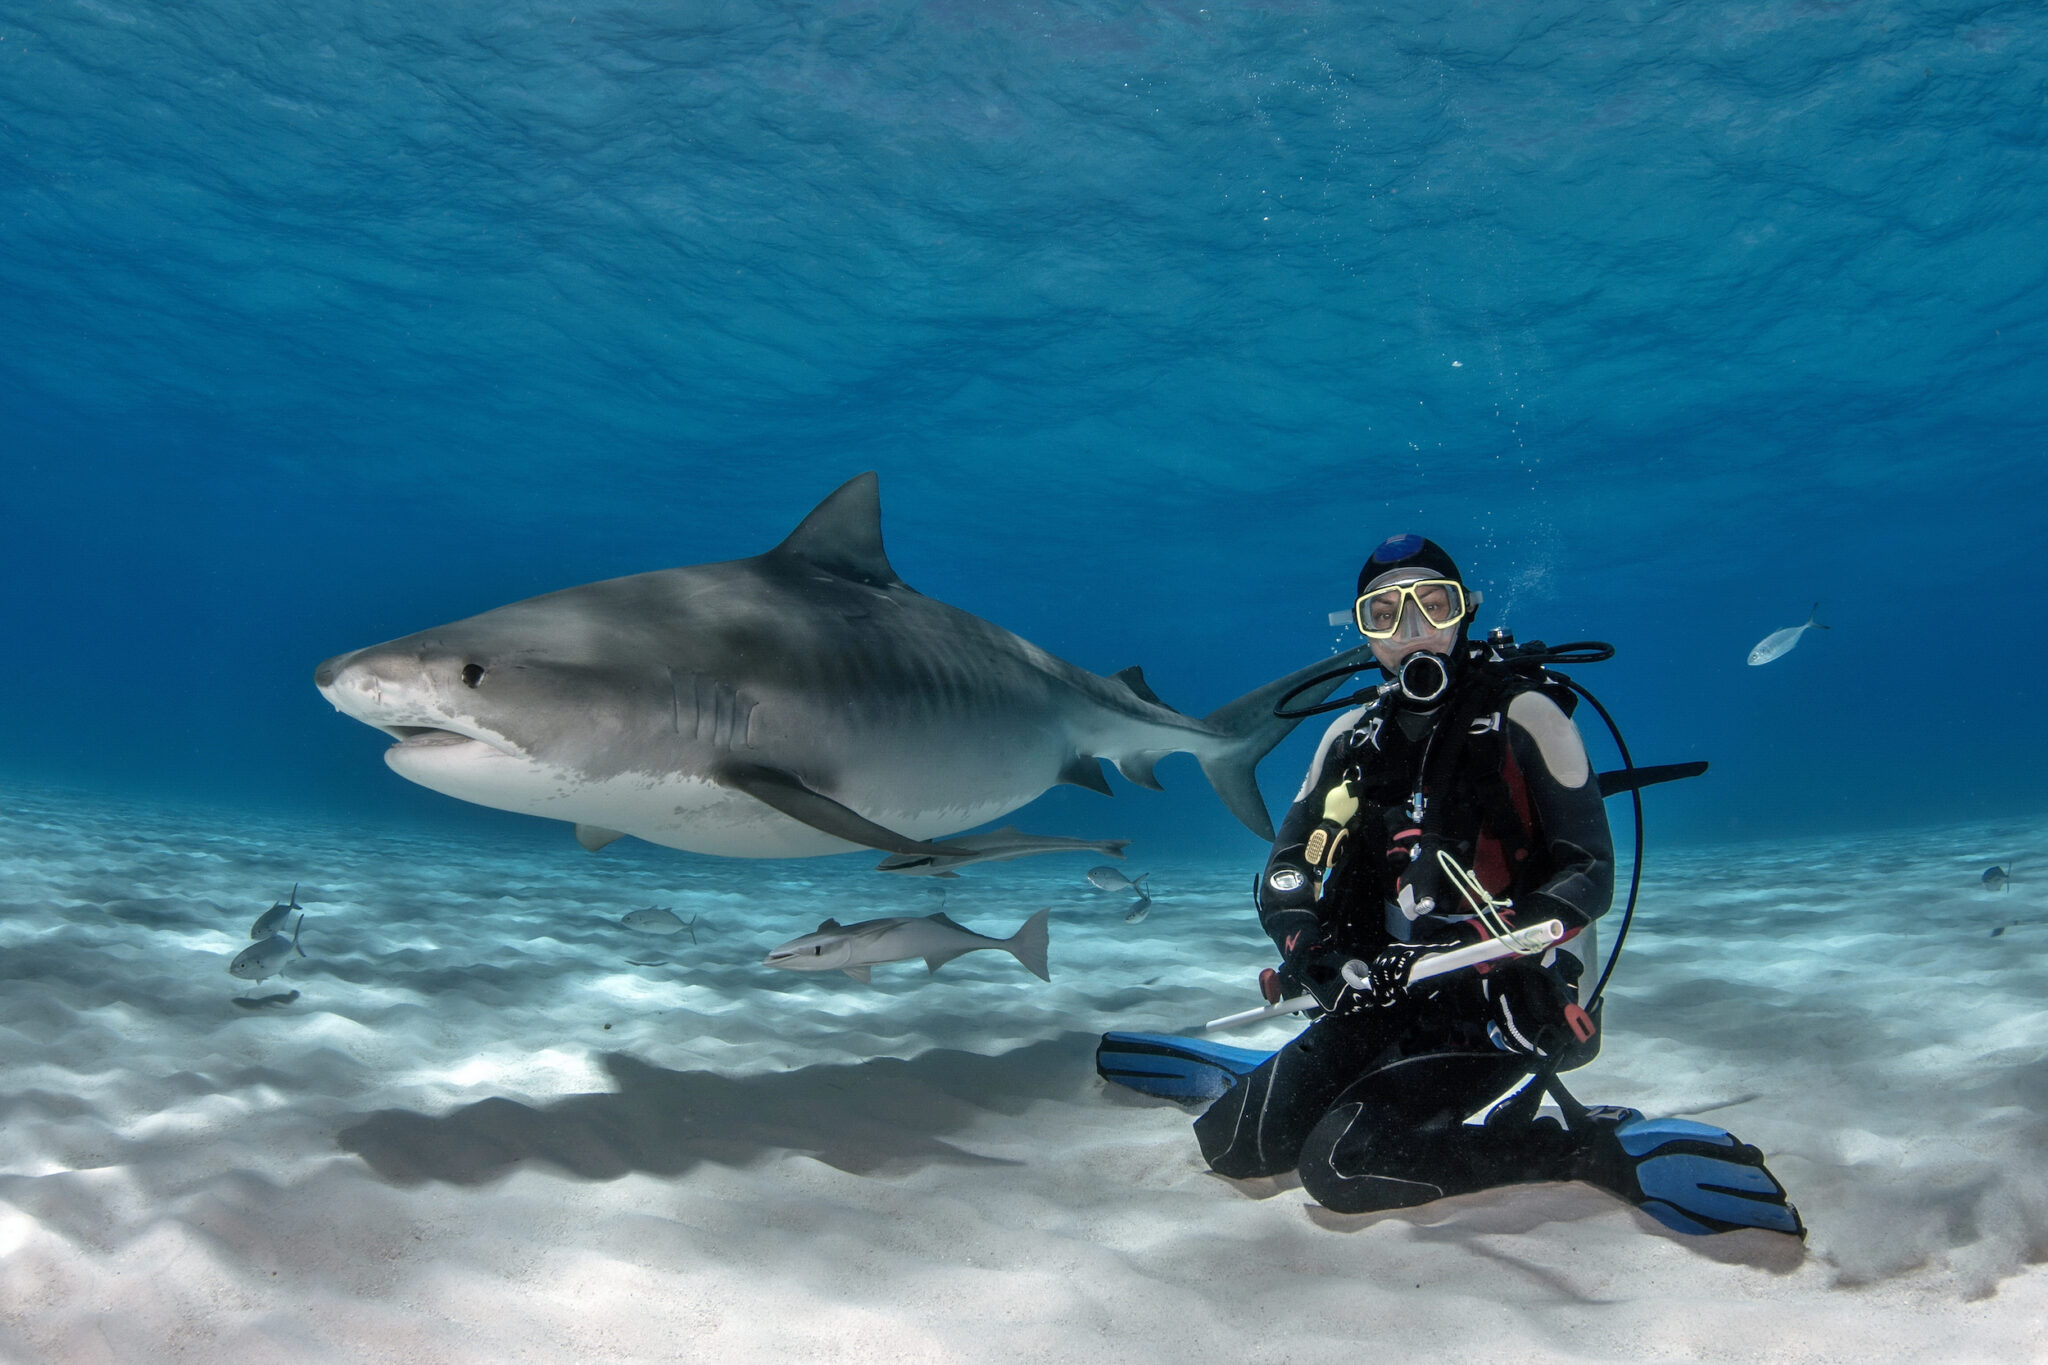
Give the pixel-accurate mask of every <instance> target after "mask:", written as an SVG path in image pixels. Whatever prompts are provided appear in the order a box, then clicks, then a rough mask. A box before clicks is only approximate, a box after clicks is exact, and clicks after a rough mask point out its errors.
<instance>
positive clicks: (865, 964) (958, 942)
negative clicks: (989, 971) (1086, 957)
mask: <svg viewBox="0 0 2048 1365" xmlns="http://www.w3.org/2000/svg"><path fill="white" fill-rule="evenodd" d="M1051 914H1052V911H1051V910H1050V909H1049V908H1048V909H1045V910H1041V911H1039V912H1038V913H1037V914H1035V915H1033V916H1032V917H1031V918H1030V919H1028V920H1025V921H1024V924H1023V927H1022V928H1020V929H1018V930H1017V932H1016V933H1014V934H1012V935H1010V936H1009V937H1008V938H989V937H988V936H986V935H984V934H977V933H975V932H974V931H973V930H971V929H964V928H962V927H961V926H960V925H958V924H955V923H954V922H953V921H952V920H950V919H948V918H947V917H946V916H945V915H943V914H939V915H926V916H925V917H924V918H923V919H871V920H864V921H862V922H861V923H859V924H841V923H839V921H837V920H829V919H828V920H826V921H825V922H824V923H823V924H821V925H819V926H818V932H816V933H815V934H805V935H803V936H802V937H800V938H793V939H791V940H790V941H789V942H787V943H785V944H783V945H782V946H781V947H779V948H775V949H771V950H770V951H769V954H768V956H766V957H764V958H762V959H761V963H762V965H763V966H766V967H780V968H782V969H783V970H785V971H791V972H845V973H846V974H847V975H848V976H850V977H852V978H853V979H854V980H856V981H866V980H868V979H869V976H870V971H869V969H870V968H872V967H873V966H874V965H875V964H876V963H878V962H907V961H909V960H910V959H912V958H917V957H921V958H923V959H924V965H925V970H927V971H933V972H935V971H937V970H938V969H939V968H941V967H943V966H945V965H946V964H947V963H948V962H951V961H952V960H953V959H954V958H956V957H958V956H960V955H961V954H962V953H972V952H976V951H978V950H980V949H983V948H1000V949H1001V950H1002V951H1004V952H1006V953H1009V954H1010V955H1011V956H1013V957H1015V958H1016V959H1017V960H1018V961H1019V962H1021V963H1023V964H1024V966H1025V967H1026V969H1028V970H1029V971H1030V972H1031V974H1032V975H1034V976H1036V977H1038V978H1039V979H1040V980H1041V981H1050V980H1052V976H1051V974H1050V973H1049V972H1048V971H1047V969H1046V964H1045V950H1046V943H1047V940H1048V938H1049V937H1050V933H1049V930H1048V928H1047V921H1048V918H1049V917H1050V916H1051Z"/></svg>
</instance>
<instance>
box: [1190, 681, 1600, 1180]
mask: <svg viewBox="0 0 2048 1365" xmlns="http://www.w3.org/2000/svg"><path fill="white" fill-rule="evenodd" d="M1560 700H1561V701H1563V702H1564V703H1565V705H1569V702H1570V694H1569V693H1568V692H1565V691H1564V690H1563V689H1562V688H1561V687H1558V686H1555V685H1553V686H1552V687H1551V688H1549V689H1545V688H1542V687H1539V686H1537V685H1536V684H1535V683H1534V682H1533V681H1532V680H1531V679H1529V678H1527V677H1525V676H1521V675H1515V674H1511V673H1509V672H1508V671H1507V670H1505V669H1501V668H1489V667H1484V666H1481V665H1478V664H1476V663H1474V664H1469V665H1467V666H1466V668H1465V669H1464V670H1463V676H1462V677H1461V679H1460V683H1459V685H1458V686H1457V687H1456V688H1454V689H1453V690H1452V692H1451V693H1450V694H1449V695H1448V696H1447V697H1446V698H1445V699H1444V700H1443V701H1442V702H1441V703H1440V704H1439V705H1438V706H1437V707H1436V709H1434V710H1433V711H1428V712H1421V711H1416V710H1404V709H1401V707H1400V706H1399V704H1398V702H1397V701H1396V700H1395V699H1394V698H1392V697H1383V698H1382V699H1381V700H1380V701H1379V702H1377V703H1375V704H1374V705H1372V706H1368V707H1363V708H1360V709H1359V710H1358V711H1354V712H1351V713H1350V714H1348V715H1345V716H1343V717H1341V718H1340V719H1339V720H1338V721H1337V723H1336V724H1334V725H1333V726H1331V728H1330V730H1329V732H1328V733H1327V734H1326V735H1325V736H1324V739H1323V744H1322V748H1321V749H1320V750H1319V751H1318V753H1317V755H1316V759H1315V762H1314V763H1313V764H1312V765H1311V767H1310V769H1309V775H1308V780H1307V781H1306V782H1305V783H1304V784H1303V786H1302V789H1301V793H1300V794H1299V795H1298V796H1297V797H1296V799H1295V803H1294V806H1293V808H1292V809H1291V810H1290V811H1289V812H1288V815H1287V818H1286V820H1285V821H1284V822H1283V823H1282V824H1281V827H1280V832H1279V836H1278V838H1277V840H1276V841H1275V843H1274V847H1273V853H1272V856H1271V857H1270V858H1269V859H1268V860H1267V863H1266V867H1265V870H1264V872H1262V873H1261V875H1260V877H1259V883H1258V891H1257V900H1258V909H1259V917H1260V920H1261V922H1262V924H1263V925H1264V927H1265V929H1266V932H1267V933H1268V934H1269V935H1271V937H1272V939H1273V942H1274V944H1275V945H1276V946H1277V947H1278V948H1279V949H1280V952H1281V956H1282V958H1283V959H1289V960H1293V961H1295V962H1300V961H1302V960H1303V959H1304V955H1307V954H1310V953H1312V952H1313V953H1314V954H1315V955H1316V956H1317V957H1318V958H1319V960H1322V961H1326V962H1327V961H1329V960H1331V959H1333V958H1341V957H1343V956H1349V957H1355V958H1360V959H1364V960H1368V961H1369V960H1370V959H1371V958H1372V957H1373V956H1374V955H1375V954H1377V953H1378V952H1379V951H1380V950H1381V949H1383V948H1385V947H1387V946H1388V945H1390V944H1394V943H1402V942H1407V943H1449V942H1452V941H1466V942H1470V941H1475V940H1477V939H1479V938H1481V937H1485V936H1487V934H1486V931H1485V930H1484V928H1483V927H1481V925H1480V923H1479V921H1478V920H1477V919H1475V918H1474V917H1473V915H1472V912H1471V910H1470V908H1469V907H1468V904H1467V902H1466V901H1465V900H1464V899H1463V898H1462V897H1461V896H1460V895H1459V894H1458V892H1457V890H1456V889H1455V886H1454V884H1453V882H1452V880H1451V874H1450V873H1448V872H1446V871H1445V870H1444V867H1443V863H1442V861H1441V860H1439V859H1438V857H1437V856H1436V855H1437V853H1438V851H1439V850H1441V851H1443V852H1444V853H1447V854H1448V855H1449V856H1450V858H1451V859H1453V860H1454V861H1455V862H1456V864H1457V865H1458V866H1459V867H1462V868H1466V869H1469V870H1471V871H1472V872H1473V873H1474V874H1476V875H1477V877H1478V878H1479V880H1480V882H1481V883H1482V884H1483V885H1484V886H1485V887H1486V888H1487V890H1488V891H1489V892H1491V893H1492V894H1493V896H1494V897H1496V898H1499V899H1505V900H1511V901H1512V902H1513V905H1514V908H1513V910H1512V912H1510V913H1509V914H1508V916H1507V919H1508V921H1509V923H1510V925H1512V926H1514V927H1520V926H1525V925H1529V924H1534V923H1537V922H1539V921H1541V920H1546V919H1557V920H1560V921H1562V922H1563V923H1564V925H1565V928H1566V930H1567V931H1568V933H1570V934H1571V935H1572V937H1570V938H1568V939H1567V940H1566V941H1565V942H1564V943H1562V944H1560V945H1559V947H1558V948H1556V949H1553V950H1552V951H1551V952H1549V953H1546V954H1544V955H1543V956H1542V957H1541V958H1540V959H1537V958H1524V959H1520V960H1515V961H1511V962H1508V963H1504V964H1503V963H1496V964H1493V965H1492V966H1491V967H1490V969H1488V970H1486V971H1485V972H1483V973H1482V972H1480V971H1476V970H1466V971H1461V972H1456V973H1452V974H1449V975H1447V976H1445V977H1443V978H1440V979H1439V980H1440V983H1441V984H1439V985H1437V987H1436V989H1434V990H1427V989H1426V988H1425V990H1424V991H1422V992H1419V993H1418V994H1417V995H1416V997H1415V998H1412V999H1410V1000H1407V1001H1405V1002H1403V1003H1401V1004H1399V1005H1395V1006H1391V1007H1388V1008H1384V1009H1367V1010H1363V1011H1360V1012H1357V1013H1350V1014H1338V1015H1321V1016H1319V1017H1317V1018H1316V1020H1315V1022H1314V1023H1312V1024H1311V1025H1310V1026H1309V1027H1308V1028H1307V1029H1306V1030H1304V1031H1303V1032H1302V1033H1301V1034H1300V1035H1299V1036H1298V1037H1296V1038H1295V1039H1294V1041H1293V1042H1291V1043H1289V1044H1288V1045H1287V1046H1286V1047H1284V1048H1282V1049H1281V1050H1280V1051H1279V1052H1278V1053H1276V1054H1274V1056H1273V1057H1272V1058H1271V1059H1270V1060H1268V1061H1267V1062H1266V1063H1265V1064H1264V1065H1263V1066H1261V1067H1260V1068H1259V1069H1258V1070H1257V1071H1255V1072H1253V1073H1252V1074H1251V1075H1250V1076H1248V1077H1246V1078H1245V1079H1244V1080H1242V1081H1240V1082H1239V1083H1238V1084H1237V1085H1236V1086H1235V1087H1234V1088H1233V1089H1232V1090H1230V1091H1229V1092H1228V1093H1227V1094H1225V1095H1224V1096H1223V1097H1222V1098H1221V1099H1219V1100H1217V1101H1216V1102H1215V1104H1214V1105H1212V1106H1211V1107H1210V1108H1209V1110H1208V1111H1207V1112H1206V1113H1204V1114H1203V1115H1202V1116H1201V1118H1199V1119H1198V1120H1196V1123H1195V1132H1196V1135H1197V1136H1198V1138H1199V1139H1200V1141H1201V1145H1202V1153H1203V1155H1204V1156H1205V1157H1207V1158H1208V1161H1209V1164H1210V1166H1211V1167H1212V1168H1213V1169H1215V1170H1216V1171H1218V1172H1220V1173H1221V1174H1224V1175H1228V1176H1234V1177H1239V1178H1243V1177H1248V1176H1259V1175H1272V1174H1276V1173H1278V1172H1281V1171H1286V1170H1289V1169H1295V1168H1297V1167H1298V1168H1299V1170H1300V1172H1301V1179H1302V1184H1303V1186H1304V1187H1305V1188H1306V1189H1307V1191H1308V1192H1309V1194H1310V1195H1311V1196H1313V1197H1314V1198H1315V1199H1317V1200H1318V1201H1319V1202H1321V1203H1323V1204H1325V1205H1327V1206H1329V1207H1331V1208H1336V1209H1342V1210H1344V1211H1347V1212H1362V1211H1365V1210H1368V1209H1376V1208H1397V1207H1402V1206H1406V1205H1410V1204H1418V1203H1423V1202H1426V1201H1428V1200H1431V1199H1435V1198H1439V1197H1441V1196H1443V1195H1446V1194H1456V1193H1461V1192H1464V1191H1469V1190H1474V1189H1482V1188H1486V1187H1489V1186H1492V1185H1497V1184H1506V1183H1512V1182H1514V1181H1520V1180H1544V1179H1562V1178H1566V1177H1567V1175H1568V1174H1569V1164H1570V1153H1569V1151H1568V1150H1567V1146H1566V1145H1565V1144H1563V1141H1562V1134H1561V1133H1555V1136H1556V1137H1557V1139H1558V1140H1557V1141H1550V1140H1547V1137H1548V1134H1549V1133H1550V1132H1554V1130H1546V1132H1545V1133H1538V1132H1535V1131H1532V1130H1531V1129H1530V1128H1529V1127H1528V1126H1527V1125H1526V1124H1520V1125H1516V1126H1514V1127H1512V1128H1511V1129H1509V1128H1503V1127H1501V1126H1498V1125H1496V1126H1495V1127H1494V1128H1491V1129H1486V1128H1481V1127H1479V1126H1476V1125H1466V1124H1465V1123H1464V1120H1465V1119H1466V1118H1467V1117H1468V1116H1470V1115H1472V1114H1474V1113H1476V1112H1477V1111H1478V1110H1479V1109H1481V1108H1482V1107H1484V1106H1485V1105H1486V1104H1487V1103H1488V1102H1489V1101H1490V1100H1492V1099H1494V1098H1496V1097H1497V1096H1499V1095H1501V1094H1502V1093H1503V1092H1505V1091H1506V1090H1508V1089H1509V1088H1510V1087H1511V1086H1513V1085H1514V1084H1515V1082H1516V1081H1517V1079H1519V1078H1521V1077H1523V1076H1526V1075H1528V1074H1530V1073H1531V1072H1533V1071H1535V1070H1537V1069H1539V1068H1542V1067H1545V1066H1548V1065H1552V1064H1554V1063H1555V1062H1556V1061H1557V1060H1559V1054H1560V1053H1561V1052H1563V1053H1564V1056H1563V1058H1562V1060H1563V1062H1564V1064H1565V1065H1573V1064H1576V1061H1577V1060H1582V1059H1583V1055H1589V1054H1590V1049H1588V1048H1586V1047H1585V1046H1584V1044H1583V1043H1581V1042H1580V1041H1579V1040H1577V1039H1576V1038H1575V1037H1574V1035H1573V1033H1572V1031H1571V1029H1570V1024H1571V1022H1572V1015H1573V1014H1574V1013H1576V1000H1577V988H1578V982H1579V979H1580V977H1581V975H1582V973H1583V972H1584V970H1585V969H1586V965H1587V963H1586V960H1585V959H1584V958H1583V957H1582V956H1581V954H1582V953H1586V952H1589V951H1590V949H1591V938H1592V935H1591V933H1590V926H1591V925H1592V923H1593V921H1594V920H1596V919H1598V918H1599V917H1600V915H1602V914H1603V913H1605V911H1606V910H1607V908H1608V904H1609V902H1610V900H1611V899H1612V895H1613V885H1614V852H1613V843H1612V838H1611V836H1610V835H1609V832H1608V828H1607V815H1606V810H1605V807H1604V806H1603V804H1602V801H1601V797H1600V792H1599V779H1598V777H1597V776H1596V775H1595V774H1594V773H1593V771H1592V767H1591V764H1590V763H1589V762H1588V761H1587V758H1586V751H1585V745H1584V742H1583V741H1582V740H1581V739H1580V737H1579V734H1578V731H1577V729H1576V728H1575V727H1574V726H1573V725H1572V723H1571V721H1570V719H1569V717H1568V715H1567V713H1566V711H1565V710H1564V709H1563V707H1561V706H1560V705H1559V701H1560ZM1339 788H1342V789H1343V791H1344V793H1345V794H1346V797H1347V798H1349V797H1355V798H1356V801H1357V806H1356V810H1355V813H1351V812H1350V811H1349V810H1348V805H1349V801H1348V799H1346V800H1344V801H1342V802H1340V804H1339V813H1340V814H1344V815H1346V816H1347V817H1348V818H1345V819H1344V820H1342V821H1341V824H1340V823H1339V822H1337V821H1335V820H1331V819H1328V818H1327V817H1326V811H1327V810H1328V807H1327V806H1326V802H1327V800H1328V798H1329V796H1330V794H1331V792H1332V791H1333V790H1336V789H1339ZM1418 797H1419V799H1418ZM1319 827H1320V833H1321V834H1322V836H1323V837H1322V839H1320V840H1319V839H1317V838H1316V837H1315V836H1316V835H1317V833H1318V831H1319ZM1339 827H1341V828H1342V830H1343V841H1342V843H1341V844H1337V845H1336V848H1337V850H1338V851H1337V853H1336V854H1335V856H1334V857H1332V856H1330V855H1329V854H1328V853H1327V852H1325V851H1324V850H1325V847H1326V845H1327V844H1328V841H1329V840H1330V838H1331V837H1332V835H1333V834H1334V833H1335V830H1336V829H1337V828H1339ZM1578 1021H1579V1024H1580V1027H1581V1029H1584V1027H1585V1024H1586V1021H1585V1019H1584V1016H1583V1015H1579V1016H1578ZM1571 1049H1577V1050H1578V1052H1579V1053H1580V1054H1582V1055H1581V1056H1580V1057H1577V1058H1575V1057H1573V1056H1572V1055H1571V1052H1570V1051H1569V1050H1571Z"/></svg>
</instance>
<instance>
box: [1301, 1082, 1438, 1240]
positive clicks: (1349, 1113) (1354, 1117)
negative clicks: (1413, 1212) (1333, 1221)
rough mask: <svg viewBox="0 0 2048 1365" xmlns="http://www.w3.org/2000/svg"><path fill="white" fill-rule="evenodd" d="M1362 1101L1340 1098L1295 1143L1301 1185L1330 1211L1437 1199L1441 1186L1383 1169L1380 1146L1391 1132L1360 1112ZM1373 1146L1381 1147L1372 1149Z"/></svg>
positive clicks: (1374, 1208) (1407, 1205)
mask: <svg viewBox="0 0 2048 1365" xmlns="http://www.w3.org/2000/svg"><path fill="white" fill-rule="evenodd" d="M1365 1108H1366V1106H1364V1105H1363V1104H1340V1105H1338V1106H1337V1107H1336V1108H1335V1109H1332V1110H1331V1111H1330V1112H1329V1113H1327V1114H1325V1115H1323V1118H1322V1121H1321V1122H1320V1123H1318V1124H1316V1126H1315V1127H1314V1128H1313V1129H1311V1130H1310V1131H1309V1135H1308V1138H1307V1139H1306V1140H1305V1141H1304V1142H1303V1143H1302V1145H1301V1156H1300V1161H1299V1163H1298V1165H1297V1167H1296V1169H1298V1170H1299V1171H1300V1172H1301V1188H1302V1189H1303V1190H1304V1191H1306V1192H1307V1194H1308V1197H1309V1198H1311V1199H1313V1200H1315V1201H1316V1202H1317V1203H1318V1204H1321V1205H1322V1206H1323V1207H1324V1208H1326V1209H1329V1210H1331V1211H1332V1212H1334V1213H1377V1212H1379V1211H1381V1210H1382V1209H1405V1208H1412V1207H1414V1206H1415V1205H1417V1204H1427V1203H1430V1202H1431V1201H1433V1200H1437V1199H1441V1198H1443V1197H1444V1195H1445V1194H1446V1193H1447V1191H1446V1190H1445V1189H1444V1188H1443V1186H1441V1185H1438V1184H1435V1183H1434V1182H1431V1181H1428V1180H1423V1179H1417V1178H1414V1177H1413V1176H1412V1174H1411V1175H1393V1174H1390V1173H1389V1172H1388V1170H1387V1169H1386V1168H1387V1166H1388V1165H1389V1164H1392V1163H1388V1162H1386V1161H1384V1160H1381V1159H1376V1157H1378V1158H1383V1157H1384V1156H1385V1155H1386V1153H1385V1151H1384V1148H1385V1147H1386V1145H1387V1143H1388V1141H1389V1140H1391V1139H1392V1138H1393V1136H1394V1135H1392V1134H1390V1133H1388V1132H1385V1131H1379V1132H1375V1131H1374V1129H1373V1127H1372V1126H1371V1125H1370V1123H1369V1122H1368V1121H1367V1119H1366V1118H1365ZM1375 1148H1380V1149H1382V1150H1380V1151H1378V1152H1376V1151H1375Z"/></svg>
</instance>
